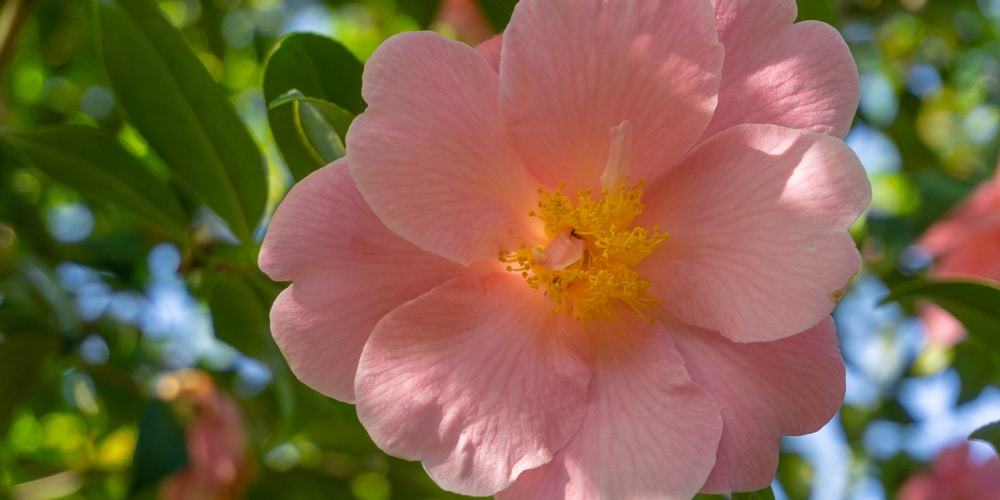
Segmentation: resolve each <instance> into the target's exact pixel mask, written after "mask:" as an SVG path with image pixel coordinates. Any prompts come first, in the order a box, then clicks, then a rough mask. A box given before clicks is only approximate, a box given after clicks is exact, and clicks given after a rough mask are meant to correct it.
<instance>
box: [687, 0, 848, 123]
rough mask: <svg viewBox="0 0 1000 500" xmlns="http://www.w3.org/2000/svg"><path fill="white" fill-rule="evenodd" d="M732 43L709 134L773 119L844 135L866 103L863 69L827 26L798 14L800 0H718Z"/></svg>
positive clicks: (723, 30)
mask: <svg viewBox="0 0 1000 500" xmlns="http://www.w3.org/2000/svg"><path fill="white" fill-rule="evenodd" d="M713 3H714V4H715V10H716V20H717V22H718V24H719V40H721V41H722V44H723V45H725V47H726V61H725V65H724V66H723V68H722V85H721V87H720V88H719V105H718V108H717V111H716V113H715V116H714V117H713V119H712V123H711V125H709V126H708V130H706V131H705V135H704V136H703V137H709V136H711V135H713V134H715V133H717V132H719V131H721V130H724V129H726V128H729V127H731V126H733V125H738V124H741V123H771V124H775V125H781V126H785V127H789V128H804V129H807V130H812V131H814V132H819V133H823V134H830V135H834V136H837V137H843V136H844V135H845V134H847V130H848V129H849V128H850V126H851V120H852V119H853V118H854V112H855V110H856V109H857V105H858V93H859V90H858V89H859V84H858V70H857V67H856V66H855V65H854V59H853V58H852V57H851V52H850V50H849V49H848V48H847V44H846V43H844V39H843V38H842V37H841V36H840V34H839V33H837V30H835V29H833V28H832V27H831V26H829V25H827V24H823V23H820V22H816V21H806V22H802V23H797V24H794V25H793V24H792V22H793V21H794V20H795V14H796V9H795V2H794V1H792V0H752V1H751V0H713Z"/></svg>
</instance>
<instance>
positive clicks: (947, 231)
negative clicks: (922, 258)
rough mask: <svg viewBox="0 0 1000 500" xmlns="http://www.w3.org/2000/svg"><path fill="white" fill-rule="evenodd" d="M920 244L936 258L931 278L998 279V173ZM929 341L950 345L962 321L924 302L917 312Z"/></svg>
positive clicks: (958, 334) (961, 330) (960, 332)
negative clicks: (920, 309)
mask: <svg viewBox="0 0 1000 500" xmlns="http://www.w3.org/2000/svg"><path fill="white" fill-rule="evenodd" d="M919 243H920V245H921V246H923V247H924V248H926V249H927V250H928V251H929V252H930V253H931V255H932V256H934V257H935V258H937V263H936V264H935V266H934V268H933V270H932V271H931V273H930V275H931V276H933V277H935V278H978V279H987V280H991V281H994V282H997V283H1000V250H998V249H1000V174H994V177H993V179H990V180H987V181H986V182H984V183H983V184H981V185H980V186H979V187H977V188H976V190H975V192H973V193H972V195H971V196H970V197H969V198H968V199H966V200H965V201H963V202H962V203H960V204H959V205H958V207H956V208H955V209H954V210H953V211H952V212H951V213H950V214H949V215H948V216H947V217H945V218H944V219H943V220H941V221H939V222H937V223H936V224H934V225H933V226H931V227H930V229H928V230H927V233H926V234H924V236H923V238H921V239H920V241H919ZM921 319H922V320H923V321H924V324H925V325H926V327H927V333H928V337H929V338H930V341H931V342H932V343H935V344H940V345H945V346H948V345H953V344H955V343H957V342H958V341H959V340H961V339H962V335H964V333H965V329H964V328H963V327H962V324H961V323H960V322H959V321H958V320H957V319H955V318H954V317H953V316H952V315H951V314H949V313H948V312H947V311H945V310H944V309H941V308H940V307H938V306H935V305H932V304H928V305H926V306H924V309H923V311H922V312H921Z"/></svg>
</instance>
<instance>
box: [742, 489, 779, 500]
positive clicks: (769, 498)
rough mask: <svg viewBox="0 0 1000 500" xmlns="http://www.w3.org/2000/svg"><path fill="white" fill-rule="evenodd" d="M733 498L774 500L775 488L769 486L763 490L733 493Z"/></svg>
mask: <svg viewBox="0 0 1000 500" xmlns="http://www.w3.org/2000/svg"><path fill="white" fill-rule="evenodd" d="M733 500H774V490H772V489H771V487H770V486H768V487H767V488H764V489H762V490H757V491H748V492H740V493H733Z"/></svg>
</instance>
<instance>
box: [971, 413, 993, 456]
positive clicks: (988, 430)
mask: <svg viewBox="0 0 1000 500" xmlns="http://www.w3.org/2000/svg"><path fill="white" fill-rule="evenodd" d="M969 439H979V440H981V441H986V442H987V443H990V445H991V446H993V451H995V452H997V453H998V454H1000V420H997V421H996V422H993V423H992V424H986V425H984V426H982V427H980V428H978V429H976V431H975V432H973V433H972V434H971V435H970V436H969Z"/></svg>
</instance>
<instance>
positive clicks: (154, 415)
mask: <svg viewBox="0 0 1000 500" xmlns="http://www.w3.org/2000/svg"><path fill="white" fill-rule="evenodd" d="M187 464H188V456H187V447H186V446H185V445H184V430H183V429H182V428H181V426H180V425H179V424H178V423H177V421H176V420H175V419H174V415H173V414H172V413H171V412H170V408H169V407H168V406H167V405H166V403H163V402H162V401H160V400H158V399H153V400H150V401H149V403H148V404H147V405H146V409H145V411H143V414H142V418H141V419H140V420H139V437H138V439H136V443H135V455H134V456H133V458H132V493H133V494H135V493H138V492H140V491H142V490H144V489H146V488H148V487H151V486H154V485H155V484H156V483H158V482H160V480H162V479H163V478H165V477H167V476H169V475H170V474H173V473H174V472H177V471H179V470H181V469H183V468H184V467H185V466H186V465H187Z"/></svg>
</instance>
